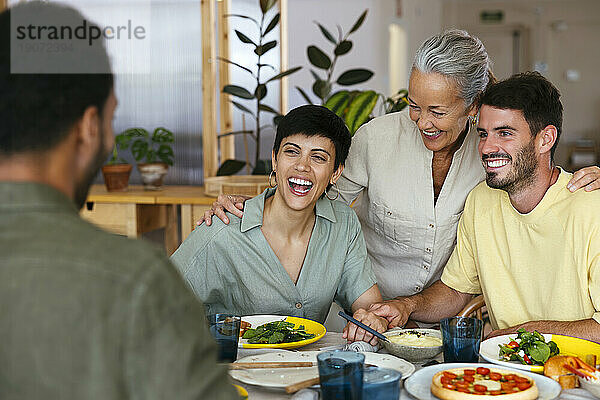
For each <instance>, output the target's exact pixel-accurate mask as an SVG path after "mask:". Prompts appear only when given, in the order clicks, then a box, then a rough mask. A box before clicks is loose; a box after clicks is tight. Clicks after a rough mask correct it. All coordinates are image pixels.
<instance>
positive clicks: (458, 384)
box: [455, 382, 469, 389]
mask: <svg viewBox="0 0 600 400" xmlns="http://www.w3.org/2000/svg"><path fill="white" fill-rule="evenodd" d="M455 385H456V387H457V388H463V389H468V388H469V382H456V383H455Z"/></svg>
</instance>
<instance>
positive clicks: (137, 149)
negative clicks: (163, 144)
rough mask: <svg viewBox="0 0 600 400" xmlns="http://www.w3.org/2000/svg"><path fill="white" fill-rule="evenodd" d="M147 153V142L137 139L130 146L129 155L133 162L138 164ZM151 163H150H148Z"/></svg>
mask: <svg viewBox="0 0 600 400" xmlns="http://www.w3.org/2000/svg"><path fill="white" fill-rule="evenodd" d="M148 152H149V146H148V142H146V141H145V140H143V139H138V140H136V141H135V142H133V144H132V145H131V154H133V158H135V161H137V162H140V161H141V160H142V159H143V158H144V157H146V156H147V154H148ZM150 162H152V161H150Z"/></svg>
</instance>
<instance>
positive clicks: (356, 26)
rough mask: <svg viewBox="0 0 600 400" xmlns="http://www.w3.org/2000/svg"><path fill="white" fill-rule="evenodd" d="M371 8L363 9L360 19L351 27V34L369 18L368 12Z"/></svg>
mask: <svg viewBox="0 0 600 400" xmlns="http://www.w3.org/2000/svg"><path fill="white" fill-rule="evenodd" d="M368 11H369V10H368V9H367V10H365V11H363V13H362V14H361V15H360V17H358V19H357V20H356V22H355V23H354V25H353V26H352V29H350V32H348V33H349V34H350V33H352V32H356V31H357V30H358V28H360V26H361V25H362V23H363V22H365V18H367V12H368Z"/></svg>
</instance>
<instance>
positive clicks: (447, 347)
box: [440, 317, 483, 363]
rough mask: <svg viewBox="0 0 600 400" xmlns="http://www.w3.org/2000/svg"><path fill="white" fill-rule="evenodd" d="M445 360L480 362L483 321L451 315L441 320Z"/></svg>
mask: <svg viewBox="0 0 600 400" xmlns="http://www.w3.org/2000/svg"><path fill="white" fill-rule="evenodd" d="M440 330H441V331H442V344H443V348H444V362H447V363H450V362H478V361H479V345H480V344H481V334H482V331H483V321H481V320H480V319H477V318H466V317H451V318H445V319H443V320H441V321H440Z"/></svg>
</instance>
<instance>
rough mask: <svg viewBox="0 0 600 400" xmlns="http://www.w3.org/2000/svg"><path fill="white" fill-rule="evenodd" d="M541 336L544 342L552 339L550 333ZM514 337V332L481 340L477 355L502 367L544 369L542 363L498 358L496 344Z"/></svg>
mask: <svg viewBox="0 0 600 400" xmlns="http://www.w3.org/2000/svg"><path fill="white" fill-rule="evenodd" d="M543 336H544V340H545V341H546V342H548V341H549V340H552V335H551V334H543ZM516 337H517V334H516V333H514V334H512V335H502V336H495V337H493V338H489V339H486V340H484V341H483V342H481V345H480V346H479V355H480V356H481V357H482V358H483V359H484V360H486V361H488V362H491V363H494V364H498V365H502V366H504V367H509V368H515V369H520V370H523V371H531V372H543V371H544V366H543V365H525V364H521V363H520V362H519V361H502V360H500V356H499V355H498V354H499V351H500V347H498V345H499V344H507V343H508V342H510V341H511V340H513V339H515V338H516Z"/></svg>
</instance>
